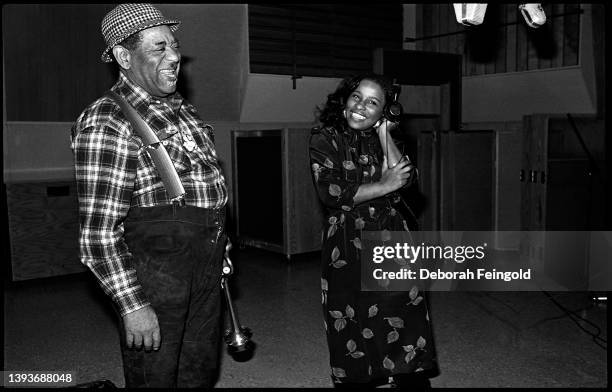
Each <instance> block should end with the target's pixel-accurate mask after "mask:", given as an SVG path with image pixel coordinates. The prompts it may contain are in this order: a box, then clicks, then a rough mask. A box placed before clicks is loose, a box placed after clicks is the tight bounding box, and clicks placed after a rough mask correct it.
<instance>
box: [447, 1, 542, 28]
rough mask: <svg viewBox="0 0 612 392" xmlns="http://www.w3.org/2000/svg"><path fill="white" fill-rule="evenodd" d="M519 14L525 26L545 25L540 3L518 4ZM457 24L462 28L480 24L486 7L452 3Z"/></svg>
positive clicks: (484, 5) (476, 4)
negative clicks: (521, 15)
mask: <svg viewBox="0 0 612 392" xmlns="http://www.w3.org/2000/svg"><path fill="white" fill-rule="evenodd" d="M518 8H519V10H520V11H521V14H523V18H524V19H525V22H527V25H529V26H530V27H533V28H538V27H540V26H542V25H543V24H544V23H546V14H545V13H544V9H543V8H542V5H541V4H540V3H529V4H519V6H518ZM453 9H454V10H455V17H456V18H457V22H458V23H461V24H462V25H464V26H477V25H479V24H481V23H482V21H483V20H484V17H485V12H487V5H486V4H482V3H453Z"/></svg>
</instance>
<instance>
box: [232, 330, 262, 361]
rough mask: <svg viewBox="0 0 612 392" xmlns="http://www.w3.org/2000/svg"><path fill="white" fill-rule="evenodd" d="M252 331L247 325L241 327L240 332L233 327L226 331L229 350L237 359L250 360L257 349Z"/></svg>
mask: <svg viewBox="0 0 612 392" xmlns="http://www.w3.org/2000/svg"><path fill="white" fill-rule="evenodd" d="M252 335H253V334H252V332H251V330H250V329H249V328H247V327H241V328H240V332H236V331H235V330H233V329H228V330H226V331H225V344H226V345H227V352H228V353H229V354H230V355H231V356H232V358H233V359H234V360H235V361H239V362H242V361H248V360H249V359H251V357H252V356H253V353H254V351H255V343H253V341H252V340H251V336H252Z"/></svg>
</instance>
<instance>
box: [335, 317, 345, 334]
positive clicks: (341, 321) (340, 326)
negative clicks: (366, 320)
mask: <svg viewBox="0 0 612 392" xmlns="http://www.w3.org/2000/svg"><path fill="white" fill-rule="evenodd" d="M344 327H346V320H345V319H343V318H341V319H337V320H336V321H334V328H336V331H338V332H340V331H341V330H343V329H344Z"/></svg>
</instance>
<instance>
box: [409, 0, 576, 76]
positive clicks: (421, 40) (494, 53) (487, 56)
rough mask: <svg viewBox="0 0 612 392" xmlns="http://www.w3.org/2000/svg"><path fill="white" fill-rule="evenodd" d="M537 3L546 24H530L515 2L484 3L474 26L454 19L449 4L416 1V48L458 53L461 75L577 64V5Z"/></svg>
mask: <svg viewBox="0 0 612 392" xmlns="http://www.w3.org/2000/svg"><path fill="white" fill-rule="evenodd" d="M542 6H543V8H544V12H545V14H546V18H547V22H546V24H544V26H541V27H539V28H532V27H529V26H528V25H527V24H526V22H525V20H524V18H523V15H522V13H521V12H520V11H519V10H518V4H489V5H488V6H487V11H486V14H485V19H484V22H483V23H482V24H481V25H480V26H462V25H461V24H459V23H457V21H456V18H455V14H454V10H453V8H452V4H419V5H417V7H416V8H417V15H420V16H421V17H419V18H418V21H417V22H418V23H417V41H416V42H417V48H419V49H422V50H426V51H437V52H450V53H455V54H461V55H463V62H464V64H463V76H475V75H482V74H493V73H506V72H520V71H528V70H536V69H547V68H551V67H552V68H555V67H562V66H572V65H577V64H578V55H579V42H580V23H581V21H580V17H581V13H580V12H581V8H580V4H543V5H542ZM567 13H569V14H567ZM448 33H457V34H454V35H444V36H439V37H437V36H436V35H439V34H448Z"/></svg>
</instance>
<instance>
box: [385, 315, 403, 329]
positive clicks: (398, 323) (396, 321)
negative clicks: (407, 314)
mask: <svg viewBox="0 0 612 392" xmlns="http://www.w3.org/2000/svg"><path fill="white" fill-rule="evenodd" d="M384 319H385V320H387V322H388V323H389V325H390V326H392V327H393V328H404V320H402V319H401V318H400V317H385V318H384Z"/></svg>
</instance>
